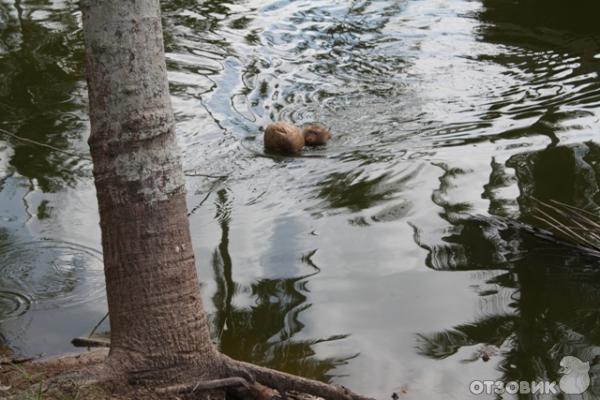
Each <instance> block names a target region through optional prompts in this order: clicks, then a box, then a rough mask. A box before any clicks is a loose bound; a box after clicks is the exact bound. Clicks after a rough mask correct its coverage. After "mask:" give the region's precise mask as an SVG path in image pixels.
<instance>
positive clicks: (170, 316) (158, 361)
mask: <svg viewBox="0 0 600 400" xmlns="http://www.w3.org/2000/svg"><path fill="white" fill-rule="evenodd" d="M82 11H83V28H84V35H85V44H86V65H87V80H88V91H89V109H90V120H91V136H90V139H89V145H90V150H91V154H92V159H93V163H94V178H95V184H96V191H97V197H98V205H99V211H100V225H101V229H102V248H103V252H104V268H105V275H106V290H107V296H108V307H109V310H110V326H111V346H110V355H109V359H108V360H109V363H110V364H112V365H113V366H114V367H117V368H120V369H124V370H126V371H128V372H130V374H131V378H133V379H135V378H136V376H137V377H140V378H142V377H143V376H144V375H145V374H146V373H147V372H148V371H153V373H155V372H156V371H161V372H160V374H162V375H165V377H166V374H167V375H168V371H169V370H171V369H174V368H178V367H180V366H181V365H199V364H202V367H203V368H201V369H202V370H203V371H210V370H214V369H215V368H217V367H218V365H217V364H218V363H219V357H218V353H217V351H216V350H215V348H214V346H213V344H212V342H211V339H210V336H209V331H208V324H207V319H206V315H205V313H204V311H203V307H202V300H201V297H200V293H199V287H198V277H197V274H196V267H195V263H194V254H193V252H192V243H191V239H190V232H189V225H188V220H187V216H186V211H187V210H186V204H185V186H184V176H183V171H182V166H181V159H180V151H179V148H178V146H177V143H176V138H175V131H174V117H173V112H172V109H171V103H170V97H169V90H168V82H167V75H166V65H165V59H164V48H163V35H162V28H161V19H160V4H159V1H158V0H129V1H123V0H84V1H82Z"/></svg>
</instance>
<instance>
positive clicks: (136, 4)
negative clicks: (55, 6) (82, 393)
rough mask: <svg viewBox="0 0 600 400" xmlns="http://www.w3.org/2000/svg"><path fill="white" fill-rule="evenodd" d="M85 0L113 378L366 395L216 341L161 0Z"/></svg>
mask: <svg viewBox="0 0 600 400" xmlns="http://www.w3.org/2000/svg"><path fill="white" fill-rule="evenodd" d="M81 3H82V4H81V7H82V12H83V30H84V36H85V47H86V64H87V80H88V92H89V113H90V121H91V130H92V132H91V135H90V139H89V144H90V150H91V153H92V159H93V163H94V180H95V184H96V192H97V196H98V205H99V211H100V227H101V230H102V248H103V251H104V271H105V275H106V291H107V296H108V309H109V313H110V325H111V344H110V353H109V356H108V358H107V360H106V362H105V364H103V365H102V366H101V369H103V368H104V367H105V366H108V367H109V370H110V371H111V374H108V375H111V378H112V377H115V376H116V377H117V378H114V379H120V378H121V377H123V376H124V377H126V378H127V379H128V380H129V381H130V382H131V381H134V382H139V381H146V380H148V381H149V383H152V384H153V386H154V387H157V386H162V388H158V390H157V393H167V394H168V393H176V392H180V391H189V390H192V389H193V390H196V389H198V388H202V390H212V389H223V388H226V387H231V386H240V385H241V386H245V387H246V388H247V389H249V390H250V391H251V392H253V393H254V396H255V397H258V398H261V399H265V398H266V397H269V396H270V394H269V395H265V394H264V391H263V390H262V389H261V386H260V384H263V385H264V384H266V385H268V386H271V387H276V388H278V389H280V390H281V391H286V390H300V391H303V392H306V393H310V394H314V395H317V396H323V397H326V398H328V399H331V400H366V398H365V397H362V396H360V395H356V394H354V393H352V392H350V391H348V390H347V389H345V388H341V387H335V386H331V385H327V384H324V383H321V382H316V381H311V380H308V379H303V378H300V377H296V376H292V375H288V374H285V373H282V372H277V371H273V370H269V369H266V368H261V367H257V366H254V365H251V364H246V363H243V362H238V361H235V360H232V359H230V358H228V357H226V356H224V355H222V354H221V353H219V352H218V351H217V350H216V349H215V346H214V345H213V344H212V341H211V338H210V334H209V331H208V323H207V318H206V314H205V312H204V310H203V307H202V300H201V297H200V292H199V287H198V277H197V274H196V267H195V263H194V254H193V252H192V242H191V238H190V231H189V225H188V219H187V209H186V204H185V184H184V183H185V182H184V176H183V171H182V167H181V157H180V151H179V148H178V146H177V142H176V138H175V131H174V118H173V112H172V110H171V102H170V97H169V87H168V82H167V73H166V65H165V59H164V48H163V35H162V28H161V20H160V4H159V0H82V1H81ZM103 370H105V369H103ZM111 378H109V379H111ZM165 384H166V385H167V387H166V388H165V387H164V386H165ZM221 392H222V391H221ZM261 393H262V394H261ZM268 393H273V392H272V391H270V392H268ZM265 396H266V397H265Z"/></svg>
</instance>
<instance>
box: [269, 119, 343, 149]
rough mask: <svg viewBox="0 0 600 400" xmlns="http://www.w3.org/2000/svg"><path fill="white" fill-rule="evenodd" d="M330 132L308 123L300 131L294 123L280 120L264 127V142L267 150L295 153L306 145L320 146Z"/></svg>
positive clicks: (325, 141)
mask: <svg viewBox="0 0 600 400" xmlns="http://www.w3.org/2000/svg"><path fill="white" fill-rule="evenodd" d="M331 136H332V135H331V133H330V132H329V131H328V130H327V129H325V128H323V127H320V126H318V125H308V126H306V127H305V128H304V129H303V130H302V131H301V130H300V129H299V128H298V127H296V126H295V125H293V124H291V123H289V122H285V121H281V122H276V123H274V124H270V125H269V126H267V128H266V129H265V134H264V143H265V149H266V150H268V151H276V152H283V153H295V152H299V151H300V150H302V148H303V147H304V146H305V145H306V146H321V145H324V144H325V143H327V141H328V140H329V139H331Z"/></svg>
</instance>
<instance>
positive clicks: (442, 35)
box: [0, 0, 600, 399]
mask: <svg viewBox="0 0 600 400" xmlns="http://www.w3.org/2000/svg"><path fill="white" fill-rule="evenodd" d="M591 3H593V2H588V3H586V2H583V1H577V2H575V3H572V4H571V3H567V2H559V1H555V0H552V1H549V2H548V1H546V2H542V1H536V0H529V1H527V0H522V1H521V2H519V1H512V2H509V1H502V0H481V1H464V0H407V1H395V0H380V1H365V2H359V1H334V0H328V1H266V0H265V1H260V0H248V1H244V2H228V1H164V2H163V7H164V27H165V34H166V41H167V58H168V65H169V70H170V73H169V78H170V81H171V89H172V95H173V104H174V109H175V112H176V116H177V120H178V135H179V139H180V142H181V145H182V147H183V150H184V153H185V167H186V169H188V170H195V171H196V172H198V173H201V174H208V175H211V177H205V176H197V177H189V178H188V182H187V183H188V190H189V199H188V200H189V208H190V212H191V216H190V220H191V226H192V234H193V240H194V244H195V250H196V255H197V264H198V269H199V273H200V276H201V279H202V280H203V282H204V283H203V290H204V292H203V293H204V297H205V299H206V307H207V308H208V311H209V312H210V313H211V320H212V323H213V332H214V336H215V339H216V340H217V341H218V342H219V344H220V347H221V349H222V350H223V351H224V352H226V353H227V354H230V355H232V356H234V357H237V358H241V359H245V360H250V361H254V362H257V363H260V364H263V365H269V366H272V367H276V368H280V369H284V370H287V371H291V372H295V373H300V374H303V375H305V376H309V377H316V378H319V379H323V380H327V381H331V382H336V383H341V384H346V385H349V386H351V387H352V388H353V389H355V390H357V391H361V392H364V393H368V394H372V395H378V396H380V397H382V398H385V397H388V396H390V394H391V393H392V392H396V393H398V394H399V395H400V397H401V398H411V399H424V398H428V399H429V398H431V399H434V398H440V399H441V398H457V399H463V398H469V396H470V395H469V393H468V388H469V383H470V382H471V381H472V380H474V379H502V380H504V381H508V380H514V379H516V380H532V379H541V378H543V377H547V378H549V379H558V378H559V375H558V362H559V361H560V359H561V357H562V356H565V355H575V356H578V357H579V358H581V359H582V360H585V361H591V362H592V364H593V365H592V369H591V372H592V376H593V378H595V376H596V374H597V372H596V370H597V369H600V366H596V365H595V362H596V361H595V360H597V358H596V357H597V356H599V355H600V347H598V346H599V345H600V312H599V311H598V310H599V308H597V307H598V306H599V304H600V274H599V273H598V271H600V269H599V268H600V262H599V260H598V259H597V258H593V257H587V256H584V255H582V254H581V253H578V252H575V251H573V250H570V249H568V248H565V247H564V246H559V245H557V244H554V243H550V242H547V241H543V240H540V239H536V238H535V237H533V236H531V235H529V234H528V233H527V232H526V230H523V229H521V228H519V225H518V224H512V223H510V222H509V221H515V220H516V221H521V222H523V223H526V224H536V222H535V220H534V218H533V212H534V203H533V201H532V199H533V198H538V199H542V200H544V199H557V200H561V201H564V202H567V203H569V204H573V205H576V206H579V207H584V208H586V209H588V210H590V211H592V212H595V213H600V194H599V193H600V192H599V185H600V164H599V162H600V145H599V144H598V141H597V137H598V136H597V135H598V130H599V129H600V81H599V80H598V72H599V71H600V25H598V23H597V21H596V19H597V18H596V17H595V16H597V15H599V14H598V7H597V6H594V5H590V4H591ZM82 59H83V48H82V36H81V30H80V15H79V12H78V10H77V5H76V4H75V3H74V2H68V1H59V0H56V1H52V0H45V1H42V0H30V1H17V0H13V1H4V0H2V1H0V128H2V129H5V130H8V131H10V132H13V133H15V134H17V135H19V136H21V137H25V138H30V139H34V140H37V141H40V142H43V143H46V144H49V145H51V146H54V147H57V148H59V149H63V150H67V151H69V152H73V153H75V154H79V155H82V156H85V155H86V154H87V145H86V139H87V135H88V129H89V128H88V122H87V117H86V92H85V82H84V72H83V65H82ZM279 119H288V120H292V121H294V122H296V123H299V124H301V123H306V122H313V121H318V122H321V123H323V124H325V125H326V126H329V127H330V128H331V129H332V131H333V133H334V134H335V138H334V140H333V141H332V142H330V144H329V145H328V146H327V147H326V148H323V149H319V150H313V151H307V152H305V153H304V154H302V155H301V156H298V157H275V158H273V157H270V156H265V154H263V151H262V135H261V133H260V132H259V129H260V128H261V127H263V126H265V124H267V123H269V122H270V121H273V120H279ZM95 202H96V199H95V193H94V188H93V182H92V179H91V166H90V163H89V161H86V160H85V159H82V158H80V157H77V156H76V155H73V154H67V153H61V152H58V151H55V150H52V149H49V148H42V147H39V146H36V145H33V144H31V143H27V142H22V141H18V140H16V139H14V138H11V137H8V136H6V135H2V134H0V224H1V225H0V321H1V322H0V335H2V337H3V338H4V340H5V341H6V342H8V343H9V344H10V345H11V346H13V348H14V349H15V350H16V351H17V352H19V353H22V354H38V353H45V354H55V353H60V352H63V351H70V350H72V347H71V346H70V344H69V341H70V339H71V338H72V337H74V336H78V335H85V334H87V333H88V332H89V331H90V330H91V328H92V327H93V326H94V324H95V323H96V322H97V321H98V320H100V318H101V317H102V316H103V315H104V313H105V311H106V303H105V299H104V292H103V290H104V284H103V273H102V262H101V254H100V252H99V249H100V243H99V229H98V217H97V209H96V204H95ZM106 329H108V326H106V325H103V326H102V327H101V330H106ZM482 345H487V346H488V348H491V346H496V347H498V349H499V350H498V351H497V354H492V355H491V358H490V360H489V361H487V362H486V361H484V360H483V359H482V358H485V357H480V353H481V352H482V350H481V349H482V348H481V346H482ZM590 393H591V395H592V396H593V393H592V392H590ZM590 393H589V394H590ZM525 397H526V396H525ZM477 398H482V397H481V396H478V397H477Z"/></svg>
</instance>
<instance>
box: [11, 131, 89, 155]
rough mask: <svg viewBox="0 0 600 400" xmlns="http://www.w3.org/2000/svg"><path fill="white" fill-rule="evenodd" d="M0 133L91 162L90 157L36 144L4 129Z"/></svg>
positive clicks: (47, 145) (35, 141)
mask: <svg viewBox="0 0 600 400" xmlns="http://www.w3.org/2000/svg"><path fill="white" fill-rule="evenodd" d="M0 133H2V134H4V135H6V136H10V137H12V138H14V139H17V140H20V141H21V142H25V143H29V144H34V145H36V146H39V147H45V148H47V149H50V150H53V151H57V152H59V153H63V154H66V155H69V156H71V157H76V158H80V159H82V160H87V161H92V158H91V157H88V156H84V155H81V154H77V153H74V152H72V151H69V150H64V149H59V148H58V147H54V146H51V145H49V144H46V143H42V142H38V141H37V140H33V139H29V138H24V137H21V136H19V135H16V134H14V133H12V132H9V131H7V130H5V129H2V128H0Z"/></svg>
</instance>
